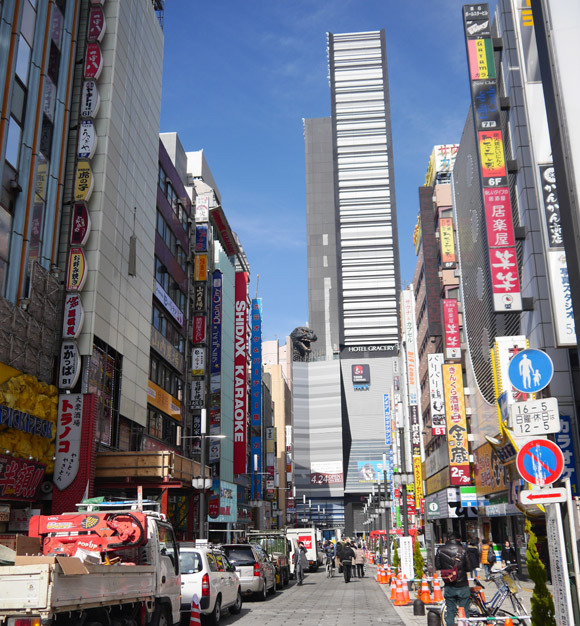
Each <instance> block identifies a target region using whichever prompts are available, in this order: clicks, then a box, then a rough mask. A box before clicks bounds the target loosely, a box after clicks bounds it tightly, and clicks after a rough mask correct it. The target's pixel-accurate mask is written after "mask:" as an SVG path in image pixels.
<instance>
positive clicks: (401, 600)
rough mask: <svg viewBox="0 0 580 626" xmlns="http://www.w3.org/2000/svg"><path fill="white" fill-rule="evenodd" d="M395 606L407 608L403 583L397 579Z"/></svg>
mask: <svg viewBox="0 0 580 626" xmlns="http://www.w3.org/2000/svg"><path fill="white" fill-rule="evenodd" d="M395 606H407V603H406V602H405V596H404V592H403V583H402V582H401V580H400V579H399V578H397V596H396V598H395Z"/></svg>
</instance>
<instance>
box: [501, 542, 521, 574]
mask: <svg viewBox="0 0 580 626" xmlns="http://www.w3.org/2000/svg"><path fill="white" fill-rule="evenodd" d="M516 563H517V558H516V551H515V550H514V549H513V548H512V544H511V543H510V542H509V539H506V540H505V543H504V544H503V548H502V550H501V564H502V567H505V566H506V565H515V564H516Z"/></svg>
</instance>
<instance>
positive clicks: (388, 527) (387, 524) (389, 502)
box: [383, 454, 392, 563]
mask: <svg viewBox="0 0 580 626" xmlns="http://www.w3.org/2000/svg"><path fill="white" fill-rule="evenodd" d="M383 484H384V485H385V530H386V531H387V558H388V560H389V563H391V510H392V508H391V507H392V500H391V499H390V491H391V490H390V489H389V481H388V480H387V455H386V454H383Z"/></svg>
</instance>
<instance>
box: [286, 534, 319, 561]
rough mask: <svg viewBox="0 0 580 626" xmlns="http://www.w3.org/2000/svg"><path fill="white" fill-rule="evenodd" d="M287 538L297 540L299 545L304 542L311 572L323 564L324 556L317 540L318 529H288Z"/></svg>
mask: <svg viewBox="0 0 580 626" xmlns="http://www.w3.org/2000/svg"><path fill="white" fill-rule="evenodd" d="M286 536H287V537H288V539H296V542H297V543H300V542H302V543H303V544H304V547H305V548H306V556H307V558H308V565H309V566H310V567H309V569H310V571H311V572H315V571H316V570H317V569H318V566H319V565H320V564H321V563H322V554H321V553H320V551H319V549H318V541H317V540H316V528H287V529H286Z"/></svg>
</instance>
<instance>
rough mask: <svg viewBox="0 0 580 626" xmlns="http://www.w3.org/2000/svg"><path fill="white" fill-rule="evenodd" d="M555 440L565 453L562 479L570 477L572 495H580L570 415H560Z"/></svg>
mask: <svg viewBox="0 0 580 626" xmlns="http://www.w3.org/2000/svg"><path fill="white" fill-rule="evenodd" d="M554 441H555V442H556V444H557V445H558V446H559V448H560V450H562V452H563V453H564V470H563V471H562V477H561V480H564V479H565V478H569V479H570V489H571V490H572V496H573V497H577V496H578V495H580V492H579V491H578V474H577V473H576V456H575V454H574V442H573V441H572V424H571V423H570V416H569V415H560V432H559V433H556V434H555V435H554Z"/></svg>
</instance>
